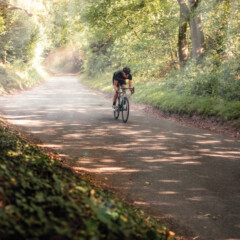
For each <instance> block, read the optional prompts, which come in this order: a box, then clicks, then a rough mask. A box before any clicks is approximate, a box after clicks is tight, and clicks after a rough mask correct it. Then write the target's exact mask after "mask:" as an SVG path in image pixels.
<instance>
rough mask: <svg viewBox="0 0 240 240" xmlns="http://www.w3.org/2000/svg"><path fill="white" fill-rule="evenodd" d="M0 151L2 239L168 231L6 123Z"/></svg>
mask: <svg viewBox="0 0 240 240" xmlns="http://www.w3.org/2000/svg"><path fill="white" fill-rule="evenodd" d="M0 152H1V155H0V239H2V240H4V239H8V240H9V239H18V240H20V239H71V240H72V239H79V240H81V239H82V240H84V239H92V240H98V239H111V240H114V239H121V240H122V239H129V240H130V239H131V240H133V239H167V237H168V236H169V235H168V234H169V233H167V232H166V229H165V228H164V227H161V226H160V225H157V224H156V222H155V221H154V220H152V219H149V218H145V217H144V213H143V212H142V211H140V210H137V209H134V208H132V207H130V206H129V205H126V204H124V203H123V202H121V201H120V200H119V199H117V198H115V197H114V196H113V194H111V193H109V192H108V191H106V190H101V189H99V188H97V187H95V186H93V185H92V184H90V183H89V181H88V180H87V179H86V178H84V177H80V176H78V175H75V174H74V173H73V172H72V171H71V170H69V169H67V168H64V167H62V166H61V165H60V164H59V163H58V162H57V161H56V159H55V158H53V157H52V158H50V157H49V156H47V155H46V154H43V153H42V152H41V151H40V150H39V149H38V148H37V147H35V146H33V145H30V144H29V143H27V142H26V141H23V140H22V139H21V137H20V135H16V134H12V133H11V132H10V131H9V129H7V128H6V127H0ZM50 155H51V154H50ZM168 239H170V238H168ZM171 239H173V238H171Z"/></svg>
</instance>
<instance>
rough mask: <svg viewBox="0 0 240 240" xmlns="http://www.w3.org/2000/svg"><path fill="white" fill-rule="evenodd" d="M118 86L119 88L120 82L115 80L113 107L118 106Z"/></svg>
mask: <svg viewBox="0 0 240 240" xmlns="http://www.w3.org/2000/svg"><path fill="white" fill-rule="evenodd" d="M118 86H119V84H118V81H117V80H114V82H113V87H114V90H115V94H114V96H113V105H116V100H117V96H118V93H117V91H116V90H117V89H118Z"/></svg>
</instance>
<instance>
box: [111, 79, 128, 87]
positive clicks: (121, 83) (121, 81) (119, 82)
mask: <svg viewBox="0 0 240 240" xmlns="http://www.w3.org/2000/svg"><path fill="white" fill-rule="evenodd" d="M114 80H115V79H113V85H114ZM116 81H118V84H117V86H118V87H119V86H121V87H122V85H126V80H116Z"/></svg>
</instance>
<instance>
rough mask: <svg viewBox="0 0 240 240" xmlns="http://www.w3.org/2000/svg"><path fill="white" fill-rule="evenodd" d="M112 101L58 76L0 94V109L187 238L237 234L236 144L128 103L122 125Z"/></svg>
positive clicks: (239, 151)
mask: <svg viewBox="0 0 240 240" xmlns="http://www.w3.org/2000/svg"><path fill="white" fill-rule="evenodd" d="M136 94H137V91H136ZM111 104H112V102H111V100H109V99H106V98H104V97H103V96H102V95H98V94H96V93H94V92H92V91H90V90H89V89H87V88H85V87H84V86H83V85H82V84H80V83H79V82H78V80H77V77H74V76H62V77H54V78H51V79H50V80H49V81H47V82H46V83H45V84H42V85H41V86H39V87H36V88H34V89H32V90H30V91H26V92H22V93H20V94H17V95H12V96H2V97H0V112H1V115H2V116H4V117H5V118H6V119H7V120H8V121H9V122H10V123H12V124H14V125H17V126H20V127H21V128H22V129H23V130H25V131H27V132H31V133H33V134H34V135H35V136H36V137H38V138H39V139H40V140H41V141H42V142H43V145H44V146H46V147H50V148H53V149H55V150H57V151H59V152H60V153H61V154H62V155H64V156H65V157H66V159H68V160H67V161H68V164H69V165H71V166H72V167H73V168H74V169H75V170H79V171H82V170H85V171H88V172H91V173H92V174H93V175H94V176H95V178H96V179H97V180H100V181H103V182H106V183H107V184H109V185H111V186H112V188H113V189H114V190H115V191H117V192H119V193H120V194H122V195H123V196H125V197H126V198H127V199H128V200H129V201H132V202H134V203H135V204H138V205H139V206H142V207H144V208H145V209H147V211H148V212H149V213H151V214H152V215H154V216H157V217H159V218H161V219H163V220H164V221H166V222H167V223H169V224H170V225H171V226H172V228H173V230H175V229H177V231H178V233H180V234H182V233H183V234H185V235H187V236H192V238H190V237H189V239H193V237H195V239H207V240H208V239H229V240H230V239H231V240H233V239H240V143H239V142H237V141H236V140H234V139H231V138H227V137H223V136H220V135H216V134H213V133H211V132H208V131H203V130H199V129H194V128H189V127H185V126H181V125H178V124H175V123H172V122H169V121H166V120H159V119H156V118H154V117H152V116H149V115H146V113H144V112H141V111H138V110H132V109H131V112H130V117H129V120H128V122H127V124H124V123H122V121H121V118H120V119H119V120H115V119H114V118H113V112H112V110H111Z"/></svg>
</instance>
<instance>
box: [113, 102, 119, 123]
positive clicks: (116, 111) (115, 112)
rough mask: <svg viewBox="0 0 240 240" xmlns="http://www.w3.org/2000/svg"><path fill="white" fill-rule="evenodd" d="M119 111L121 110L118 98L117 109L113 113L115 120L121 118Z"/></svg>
mask: <svg viewBox="0 0 240 240" xmlns="http://www.w3.org/2000/svg"><path fill="white" fill-rule="evenodd" d="M119 111H120V109H119V99H118V98H117V101H116V109H115V110H114V112H113V115H114V118H115V119H118V117H119Z"/></svg>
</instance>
